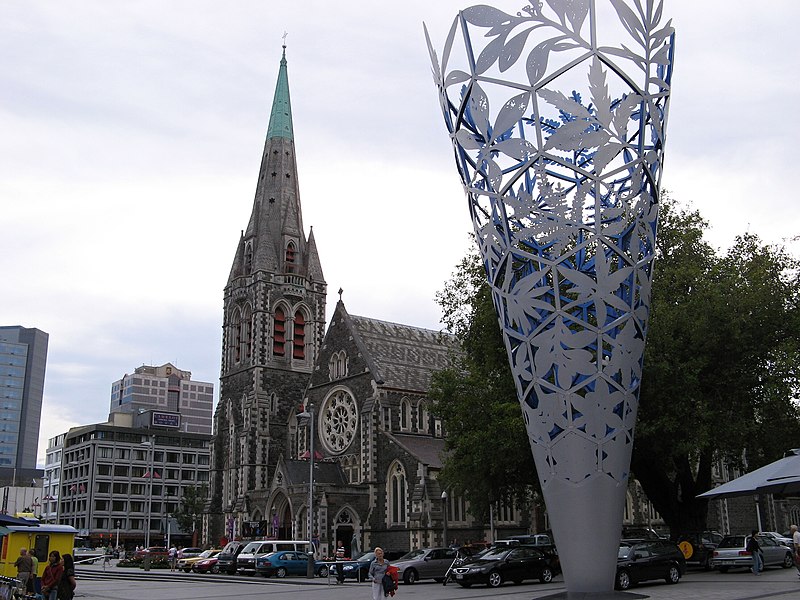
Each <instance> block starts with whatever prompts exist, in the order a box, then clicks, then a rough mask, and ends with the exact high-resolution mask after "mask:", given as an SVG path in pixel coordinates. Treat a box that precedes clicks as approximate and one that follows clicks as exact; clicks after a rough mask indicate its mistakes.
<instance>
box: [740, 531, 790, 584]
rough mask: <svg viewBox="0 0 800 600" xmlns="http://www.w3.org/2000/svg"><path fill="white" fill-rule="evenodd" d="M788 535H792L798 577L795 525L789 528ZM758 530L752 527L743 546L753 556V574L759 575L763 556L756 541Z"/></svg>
mask: <svg viewBox="0 0 800 600" xmlns="http://www.w3.org/2000/svg"><path fill="white" fill-rule="evenodd" d="M789 532H790V535H791V536H792V554H793V556H794V566H795V567H797V576H798V577H800V531H798V528H797V525H792V526H791V527H790V528H789ZM757 535H758V530H757V529H753V532H752V533H751V534H750V539H749V540H747V547H746V548H745V549H746V550H747V551H748V552H749V553H750V555H751V556H752V557H753V568H752V569H751V570H752V571H753V574H755V575H761V571H763V570H764V558H763V557H762V555H761V544H759V543H758V540H757V539H756V536H757Z"/></svg>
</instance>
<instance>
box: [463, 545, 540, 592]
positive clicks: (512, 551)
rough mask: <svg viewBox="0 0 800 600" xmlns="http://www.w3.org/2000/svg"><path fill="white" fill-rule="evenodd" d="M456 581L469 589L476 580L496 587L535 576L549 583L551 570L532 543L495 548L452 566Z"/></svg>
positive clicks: (534, 577)
mask: <svg viewBox="0 0 800 600" xmlns="http://www.w3.org/2000/svg"><path fill="white" fill-rule="evenodd" d="M453 575H454V578H455V581H456V583H457V584H459V585H460V586H461V587H465V588H468V587H470V586H471V585H473V584H476V583H485V584H487V585H489V586H491V587H499V586H501V585H503V583H504V582H506V581H513V582H514V583H521V582H522V581H523V580H525V579H538V580H539V581H541V582H542V583H549V582H550V581H552V579H553V569H552V567H551V566H550V561H549V560H548V558H547V557H546V556H545V555H544V554H543V553H542V552H541V551H540V550H539V549H538V548H535V547H533V546H516V547H511V548H500V547H498V548H495V549H493V550H491V551H489V552H488V553H486V554H484V555H483V556H481V557H480V558H478V559H475V560H472V561H471V562H468V563H466V564H463V565H461V566H459V567H455V568H454V569H453Z"/></svg>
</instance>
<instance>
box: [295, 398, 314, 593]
mask: <svg viewBox="0 0 800 600" xmlns="http://www.w3.org/2000/svg"><path fill="white" fill-rule="evenodd" d="M297 416H298V417H302V418H307V419H308V423H309V425H308V428H309V443H308V538H307V539H308V541H309V542H311V540H312V539H313V537H314V510H313V504H314V405H313V404H312V403H309V404H308V408H307V409H306V410H304V411H303V412H301V413H300V414H299V415H297ZM306 577H308V578H309V579H313V578H314V546H313V545H312V546H311V552H309V554H308V568H307V569H306Z"/></svg>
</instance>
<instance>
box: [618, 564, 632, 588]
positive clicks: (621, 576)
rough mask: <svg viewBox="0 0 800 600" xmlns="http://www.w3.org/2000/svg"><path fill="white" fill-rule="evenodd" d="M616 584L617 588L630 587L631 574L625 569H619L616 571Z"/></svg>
mask: <svg viewBox="0 0 800 600" xmlns="http://www.w3.org/2000/svg"><path fill="white" fill-rule="evenodd" d="M616 583H617V585H616V588H617V589H618V590H627V589H630V587H631V583H632V582H631V574H630V573H628V572H627V571H626V570H625V569H622V570H621V571H617V582H616Z"/></svg>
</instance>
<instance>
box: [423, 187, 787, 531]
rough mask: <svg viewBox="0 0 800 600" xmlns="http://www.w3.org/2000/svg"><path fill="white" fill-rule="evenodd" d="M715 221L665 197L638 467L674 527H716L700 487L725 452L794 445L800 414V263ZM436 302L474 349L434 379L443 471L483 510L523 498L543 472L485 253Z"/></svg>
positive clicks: (754, 458) (762, 457) (777, 450)
mask: <svg viewBox="0 0 800 600" xmlns="http://www.w3.org/2000/svg"><path fill="white" fill-rule="evenodd" d="M706 227H707V224H706V223H705V221H704V220H703V219H702V218H701V217H700V215H699V213H697V212H696V211H694V210H689V209H686V208H682V207H680V206H679V205H677V204H676V203H675V202H674V201H672V200H670V199H669V198H667V197H665V198H664V202H663V203H662V206H661V216H660V222H659V232H658V249H657V251H658V260H657V263H656V270H655V278H654V284H653V297H652V303H651V310H652V312H651V319H650V328H649V333H648V341H647V349H646V354H645V367H644V374H643V385H642V389H641V396H640V408H639V419H638V424H637V432H636V442H635V446H634V452H633V462H632V470H633V472H634V475H635V476H636V477H637V479H638V480H639V481H640V482H641V484H642V486H643V488H644V490H645V492H646V493H647V495H648V497H649V498H650V499H651V501H652V502H653V504H654V506H655V508H656V510H658V511H659V513H661V515H662V516H663V517H664V519H665V521H666V522H667V523H668V524H669V525H670V526H671V527H672V529H673V530H675V533H677V531H678V530H681V529H694V528H702V527H704V526H705V519H706V514H707V501H703V500H698V499H697V498H696V497H695V496H696V495H697V494H699V493H702V492H704V491H706V490H707V489H709V488H710V487H711V485H712V480H711V472H712V465H713V463H714V461H715V460H717V459H725V460H726V461H727V462H728V463H729V464H740V463H741V462H742V461H743V460H745V459H746V460H747V462H748V466H749V467H750V468H753V467H756V466H760V465H761V464H763V463H765V462H768V461H770V460H773V459H775V458H778V457H779V456H780V455H781V454H782V453H783V451H784V450H785V449H787V448H789V447H791V446H792V445H796V443H795V442H794V441H793V439H796V431H798V427H799V426H800V425H799V424H798V411H797V408H796V406H795V402H794V399H795V398H796V397H797V392H798V380H797V372H796V365H797V361H798V358H800V353H799V352H798V342H797V340H798V339H800V336H798V333H800V316H799V313H800V311H798V303H799V300H800V280H799V279H798V264H797V261H796V260H795V259H794V258H793V257H791V256H790V255H789V254H788V253H787V252H786V251H784V250H783V249H782V248H779V247H774V246H769V245H766V244H764V243H762V242H761V241H760V240H759V239H758V238H756V237H755V236H751V235H745V236H742V237H740V238H738V239H737V240H736V243H735V244H734V246H733V247H732V248H731V249H730V250H729V251H728V252H727V253H725V254H720V253H718V252H716V251H715V250H714V249H713V248H712V247H711V246H709V245H708V244H707V243H706V242H705V241H703V232H704V230H705V229H706ZM438 301H439V303H440V305H441V306H442V308H443V313H444V323H445V325H446V326H447V327H448V329H449V330H450V331H452V332H453V333H455V334H456V335H457V336H458V337H459V338H460V339H461V340H462V342H463V347H464V357H463V358H462V359H461V361H460V363H459V364H458V365H457V367H456V368H453V369H448V370H445V371H442V372H440V373H439V374H437V376H436V377H435V378H434V382H433V388H432V391H431V395H432V397H433V398H434V400H435V410H436V411H437V412H438V413H439V414H440V415H441V416H442V417H443V418H444V419H445V423H446V427H447V431H448V441H447V447H448V451H449V454H448V457H447V460H446V463H445V467H444V470H443V473H442V478H443V479H444V480H445V482H446V483H447V484H449V485H454V486H456V487H458V488H459V489H462V490H464V492H465V494H466V496H467V498H468V499H469V500H470V503H471V504H472V505H473V506H477V507H479V508H480V507H485V506H486V503H487V502H488V501H491V500H495V499H497V498H501V497H503V496H507V495H510V494H513V495H517V496H519V497H523V496H524V494H525V491H526V490H529V489H530V488H529V486H530V485H531V484H535V483H536V481H535V470H534V467H533V461H532V459H531V455H530V449H529V446H528V440H527V435H526V434H525V430H524V425H523V423H522V418H521V413H520V409H519V405H518V403H517V399H516V392H515V390H514V387H513V380H512V377H511V373H510V369H509V367H508V362H507V358H506V354H505V349H504V347H503V344H502V339H501V336H500V331H499V327H498V325H497V317H496V315H495V312H494V307H493V305H492V302H491V295H490V292H489V289H488V286H487V285H486V284H485V283H484V281H483V269H482V267H481V265H480V261H479V259H478V257H477V256H476V255H474V254H470V255H469V256H467V258H465V259H464V260H463V261H462V262H461V264H460V265H459V268H458V270H457V271H456V273H455V274H454V275H453V277H452V279H451V280H450V281H449V282H448V283H447V284H446V285H445V288H444V290H443V291H442V292H440V294H439V295H438ZM793 436H795V437H793Z"/></svg>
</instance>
